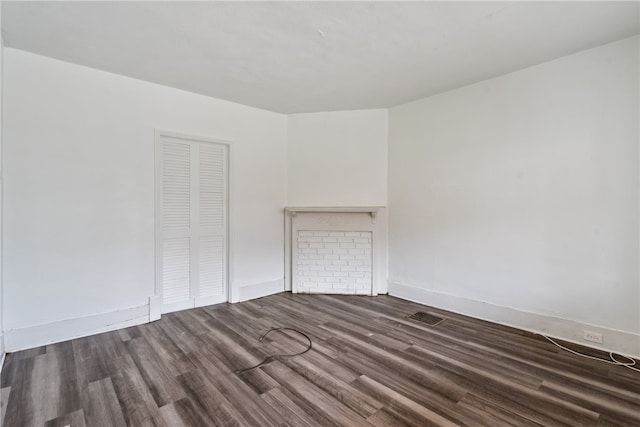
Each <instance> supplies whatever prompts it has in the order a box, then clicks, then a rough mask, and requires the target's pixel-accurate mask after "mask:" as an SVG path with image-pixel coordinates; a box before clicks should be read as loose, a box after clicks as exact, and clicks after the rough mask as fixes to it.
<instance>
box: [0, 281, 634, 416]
mask: <svg viewBox="0 0 640 427" xmlns="http://www.w3.org/2000/svg"><path fill="white" fill-rule="evenodd" d="M419 311H422V312H426V313H429V314H431V315H434V316H439V317H441V318H443V319H444V320H443V321H442V322H440V323H439V324H437V325H435V326H430V325H428V324H425V323H423V322H419V321H416V320H412V319H409V318H408V316H410V315H411V314H413V313H415V312H419ZM273 326H287V327H292V328H297V329H299V330H300V331H302V332H304V333H306V334H307V335H309V336H310V337H311V338H312V340H313V348H312V350H311V351H309V352H308V353H305V354H303V355H301V356H297V357H293V358H289V359H282V360H276V361H272V362H270V363H267V364H265V365H263V366H262V367H260V368H258V369H255V370H252V371H248V372H245V373H242V374H236V373H235V371H236V370H238V369H242V368H245V367H248V366H253V365H255V364H257V363H258V362H260V361H261V360H263V359H264V358H265V357H267V356H269V355H272V354H278V353H279V354H283V353H295V352H298V351H301V350H303V349H304V348H305V347H306V341H305V340H304V338H303V337H300V336H299V335H298V334H296V333H293V332H288V331H276V332H272V333H271V334H269V335H268V337H267V338H266V339H265V340H264V341H262V342H259V341H258V338H259V337H260V335H261V334H262V333H263V332H265V331H266V330H267V329H269V328H271V327H273ZM574 348H575V347H574ZM583 350H584V349H583ZM587 351H590V353H591V354H594V352H593V351H592V350H587ZM595 354H597V355H600V354H599V353H598V352H595ZM0 398H1V399H2V402H1V405H0V410H1V411H0V421H2V419H3V418H4V425H5V426H11V427H20V426H71V427H76V426H77V427H81V426H136V427H137V426H170V427H173V426H225V427H226V426H306V427H315V426H492V427H495V426H640V373H637V372H634V371H631V370H629V369H626V368H624V367H620V366H612V365H607V364H604V363H600V362H597V361H593V360H588V359H584V358H580V357H578V356H575V355H572V354H570V353H567V352H564V351H562V350H560V349H558V348H557V347H555V346H553V345H552V344H550V343H549V342H547V341H545V340H543V339H542V338H541V337H540V336H536V335H533V334H530V333H528V332H523V331H519V330H516V329H512V328H508V327H505V326H501V325H496V324H492V323H489V322H484V321H480V320H476V319H472V318H469V317H465V316H461V315H457V314H453V313H450V312H446V311H443V310H438V309H435V308H431V307H426V306H423V305H420V304H416V303H412V302H408V301H404V300H400V299H397V298H393V297H389V296H378V297H356V296H353V297H352V296H328V295H292V294H289V293H281V294H277V295H272V296H269V297H265V298H261V299H258V300H254V301H248V302H243V303H239V304H234V305H231V304H219V305H215V306H209V307H203V308H197V309H192V310H185V311H181V312H177V313H172V314H167V315H163V316H162V319H161V320H159V321H157V322H154V323H151V324H147V325H141V326H135V327H131V328H127V329H123V330H119V331H113V332H108V333H104V334H100V335H95V336H91V337H86V338H79V339H75V340H72V341H67V342H63V343H58V344H52V345H48V346H43V347H39V348H36V349H31V350H26V351H22V352H17V353H12V354H8V355H7V357H6V361H5V366H4V368H3V371H2V378H1V382H0Z"/></svg>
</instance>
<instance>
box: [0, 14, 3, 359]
mask: <svg viewBox="0 0 640 427" xmlns="http://www.w3.org/2000/svg"><path fill="white" fill-rule="evenodd" d="M3 52H4V40H3V38H2V7H0V369H2V363H3V359H4V323H3V320H2V319H3V317H4V316H3V299H2V294H3V285H2V284H3V280H2V276H3V272H2V198H3V194H2V182H3V176H4V171H3V167H2V164H3V162H2V151H3V150H2V76H3V72H2V60H3Z"/></svg>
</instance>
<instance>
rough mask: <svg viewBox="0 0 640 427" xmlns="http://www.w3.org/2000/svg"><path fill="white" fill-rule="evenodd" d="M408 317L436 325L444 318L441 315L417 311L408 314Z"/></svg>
mask: <svg viewBox="0 0 640 427" xmlns="http://www.w3.org/2000/svg"><path fill="white" fill-rule="evenodd" d="M409 319H413V320H417V321H418V322H422V323H426V324H427V325H429V326H436V325H437V324H439V323H440V322H442V321H443V320H444V319H443V318H442V317H438V316H434V315H433V314H429V313H425V312H422V311H419V312H417V313H415V314H412V315H411V316H409Z"/></svg>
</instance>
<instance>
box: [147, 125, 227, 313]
mask: <svg viewBox="0 0 640 427" xmlns="http://www.w3.org/2000/svg"><path fill="white" fill-rule="evenodd" d="M157 144H158V146H157V147H156V155H157V168H158V170H157V173H158V177H157V183H158V187H159V188H158V189H157V197H158V203H157V209H158V212H157V221H158V224H157V230H156V235H157V237H156V238H157V242H156V243H157V244H156V252H157V254H156V263H157V268H156V289H158V290H159V293H160V294H161V296H162V312H164V313H166V312H170V311H176V310H182V309H185V308H190V307H196V306H201V305H208V304H216V303H220V302H225V301H227V274H226V266H227V254H226V246H227V245H226V242H227V236H226V229H227V214H226V212H227V206H226V204H227V179H226V176H227V147H226V146H225V145H222V144H215V143H209V142H197V141H193V140H190V139H182V138H177V137H170V136H166V135H160V136H159V138H158V142H157Z"/></svg>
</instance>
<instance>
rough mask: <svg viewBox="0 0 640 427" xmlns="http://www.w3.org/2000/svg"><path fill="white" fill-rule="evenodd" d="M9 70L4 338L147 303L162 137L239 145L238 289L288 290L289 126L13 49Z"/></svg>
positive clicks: (235, 180) (235, 199) (235, 154)
mask: <svg viewBox="0 0 640 427" xmlns="http://www.w3.org/2000/svg"><path fill="white" fill-rule="evenodd" d="M4 71H5V82H6V85H5V91H4V101H5V105H6V108H5V139H4V143H5V145H4V152H5V171H4V177H5V209H4V215H5V216H4V233H5V235H4V243H5V260H4V261H5V262H4V266H5V298H6V301H10V304H7V305H6V306H5V329H7V330H15V329H20V328H26V327H30V326H33V325H39V324H46V323H50V322H56V321H61V320H64V319H74V318H81V317H83V316H91V315H95V314H100V313H110V312H114V311H116V310H120V309H127V308H131V307H139V306H143V305H145V304H147V303H148V300H147V298H148V297H149V296H150V295H152V294H153V292H154V226H153V220H154V160H153V153H154V148H153V147H154V129H156V128H159V129H164V130H172V131H175V132H179V133H183V134H193V135H200V136H204V137H210V138H218V139H225V140H232V141H233V148H232V159H231V167H232V177H231V179H232V182H231V186H232V188H231V192H232V212H231V217H232V220H233V222H232V225H231V226H232V230H231V237H232V239H233V241H232V245H233V246H232V248H231V251H232V253H231V255H232V257H233V258H232V260H233V265H232V275H233V280H234V284H235V285H236V286H238V287H241V288H242V287H247V288H250V289H251V292H250V295H252V296H259V294H260V292H259V289H258V288H259V287H260V286H261V284H263V283H264V284H265V289H268V292H271V291H273V288H274V284H273V283H274V282H278V281H279V283H281V284H282V283H283V274H284V273H283V271H284V266H283V257H282V254H283V233H284V229H283V227H284V225H283V206H284V204H285V200H286V167H287V165H286V150H287V146H286V141H287V136H286V135H287V118H286V116H284V115H280V114H275V113H271V112H267V111H263V110H259V109H255V108H250V107H245V106H242V105H238V104H234V103H230V102H226V101H221V100H216V99H213V98H208V97H205V96H200V95H196V94H192V93H188V92H183V91H180V90H176V89H172V88H168V87H164V86H159V85H155V84H151V83H147V82H142V81H138V80H134V79H130V78H125V77H122V76H118V75H115V74H110V73H106V72H101V71H96V70H93V69H90V68H85V67H82V66H77V65H73V64H69V63H65V62H61V61H57V60H53V59H49V58H46V57H42V56H37V55H33V54H30V53H26V52H24V51H19V50H14V49H6V51H5V63H4ZM282 286H283V285H281V286H280V289H282ZM268 292H266V293H268ZM240 294H242V289H240ZM42 332H43V330H42V329H41V330H38V333H42ZM34 333H35V332H34Z"/></svg>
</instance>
